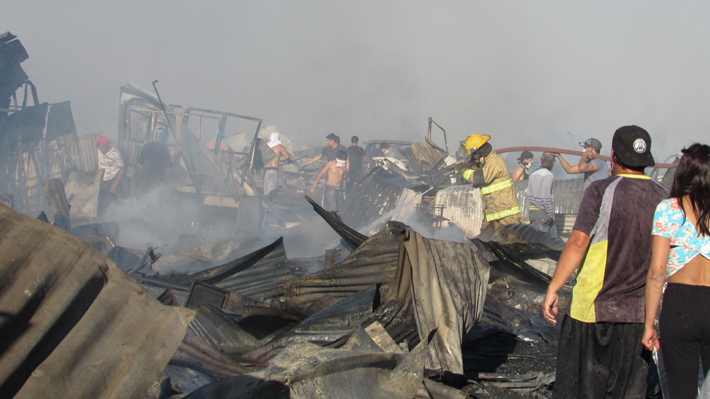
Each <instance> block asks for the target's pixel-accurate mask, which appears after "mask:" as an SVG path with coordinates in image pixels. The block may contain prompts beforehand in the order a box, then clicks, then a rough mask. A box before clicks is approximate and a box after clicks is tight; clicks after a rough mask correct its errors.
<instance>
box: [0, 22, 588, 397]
mask: <svg viewBox="0 0 710 399" xmlns="http://www.w3.org/2000/svg"><path fill="white" fill-rule="evenodd" d="M14 39H15V38H14V36H12V35H10V34H9V33H7V34H5V35H0V52H1V53H2V54H5V55H7V54H10V56H7V57H6V58H5V59H8V60H11V61H12V62H10V63H7V64H0V69H1V70H3V71H4V70H5V69H2V68H10V70H11V71H12V73H11V74H5V75H2V74H0V77H3V79H4V80H3V79H0V94H2V95H0V101H6V98H11V97H12V98H13V99H14V93H15V91H16V90H17V89H18V88H19V87H21V86H22V85H23V84H24V85H26V86H25V87H26V88H27V89H26V90H29V89H32V90H33V93H35V94H34V95H33V98H34V100H35V101H34V105H33V106H27V105H26V102H27V97H28V96H27V95H26V96H25V97H26V98H25V101H24V102H23V104H22V106H19V105H17V104H15V105H14V106H11V105H10V101H9V100H8V101H6V105H0V108H2V107H6V108H4V109H2V110H0V133H2V134H3V135H2V137H1V139H2V149H0V165H1V166H3V173H4V174H3V175H2V176H0V180H1V181H2V183H3V185H2V187H1V188H0V196H1V197H0V198H2V201H3V203H6V204H7V205H8V206H5V205H1V204H0V221H2V223H0V255H1V256H0V273H2V279H1V280H0V281H3V283H2V284H0V329H1V330H0V331H2V332H3V335H2V336H3V337H4V338H5V339H4V340H3V344H2V345H3V348H4V350H2V351H0V365H1V366H2V367H0V370H2V372H0V391H2V392H3V393H9V395H4V396H8V397H12V396H14V397H18V398H19V397H36V396H39V395H44V396H47V395H52V396H53V397H59V398H65V397H66V398H69V397H71V398H74V397H98V396H100V397H116V398H119V397H121V398H122V397H145V398H155V399H162V398H169V397H174V396H178V397H185V398H204V399H208V398H209V399H211V398H223V397H230V398H252V397H253V398H256V397H274V398H281V397H283V398H288V397H294V398H301V397H302V398H327V397H372V398H378V397H381V398H393V397H394V398H465V397H473V398H478V397H492V396H494V397H500V398H518V397H530V396H531V395H535V396H536V397H539V398H546V397H550V396H551V390H552V384H553V382H554V366H555V359H556V349H557V339H558V335H559V328H558V327H554V326H551V325H549V324H548V323H546V322H545V321H544V319H543V318H542V315H541V310H540V307H541V303H542V301H543V299H544V296H545V292H546V288H547V284H548V283H549V281H550V277H551V274H552V273H553V271H554V267H555V265H556V262H557V260H558V259H559V256H560V254H561V250H562V248H563V247H564V241H562V240H560V239H558V238H554V237H550V236H549V235H547V234H544V233H542V232H540V231H538V230H536V229H534V228H532V227H530V226H529V225H523V224H521V225H509V226H498V225H495V224H492V225H489V227H488V228H486V229H484V230H483V231H481V224H482V220H481V217H482V209H481V207H482V203H481V197H480V191H479V190H478V189H474V188H473V187H472V186H470V185H468V184H466V185H461V184H457V183H459V182H457V177H456V176H455V175H454V173H453V170H454V168H453V166H452V165H453V164H454V163H455V162H456V160H455V159H454V158H453V157H451V156H450V155H449V154H448V148H446V149H442V148H439V147H438V146H437V145H436V144H434V142H433V141H432V140H431V125H432V124H435V122H433V121H432V120H431V118H430V119H429V132H428V134H427V136H426V137H424V139H423V140H421V141H418V142H413V143H411V142H406V143H405V142H402V143H398V145H397V148H396V151H397V154H393V155H392V156H391V157H382V158H383V159H380V160H379V161H378V162H379V166H377V167H374V168H373V169H371V170H370V171H369V173H368V174H367V175H366V176H365V177H364V178H363V179H362V180H361V181H360V182H359V183H358V184H356V185H355V187H354V189H353V190H352V192H351V193H349V195H348V197H347V198H346V200H345V202H344V203H343V204H342V206H341V207H340V208H339V209H338V210H337V211H334V212H328V211H325V210H324V209H323V208H321V207H320V205H319V204H318V201H317V200H314V199H312V198H310V197H309V196H305V195H304V192H306V190H307V189H308V187H309V186H310V184H311V182H312V181H313V180H314V177H315V175H316V174H317V173H318V168H313V169H312V170H305V171H304V170H302V169H300V168H299V167H298V165H299V164H303V163H304V162H305V160H306V159H309V158H310V157H311V156H312V155H313V154H312V153H313V152H317V149H304V150H297V149H296V145H295V144H294V142H293V141H292V140H293V138H289V137H288V135H285V134H282V135H281V140H282V143H283V144H284V145H285V146H286V147H287V149H288V151H289V152H290V153H291V154H294V155H295V156H294V161H295V162H294V163H293V164H290V165H282V166H280V169H281V172H283V173H280V180H281V181H280V182H279V187H280V188H279V191H278V195H276V196H275V197H270V198H267V197H265V196H263V195H262V192H261V186H262V182H261V178H260V175H259V172H260V170H261V168H262V167H263V165H264V163H265V162H268V161H269V159H270V158H269V157H270V156H273V154H272V153H271V152H270V149H269V148H268V146H266V145H265V143H264V139H266V138H267V137H268V136H269V134H270V133H272V132H274V131H276V127H274V126H267V127H264V128H262V120H261V119H260V118H256V117H250V116H244V115H240V114H237V113H233V112H225V111H215V110H207V109H203V108H198V107H193V106H186V105H178V104H170V103H164V102H163V101H162V99H160V97H159V96H158V95H157V91H156V95H153V94H152V93H150V92H148V91H146V90H144V89H141V88H140V87H138V86H137V85H134V84H128V85H126V86H123V87H121V88H120V105H119V131H118V137H117V138H116V139H117V145H118V147H119V149H120V150H121V151H122V152H123V153H124V157H125V162H126V169H127V177H128V178H129V180H130V181H131V182H132V185H131V189H130V192H129V194H127V195H126V196H125V198H122V199H121V200H120V201H119V202H118V203H117V204H114V207H113V208H111V209H109V211H103V212H102V211H101V210H100V209H99V206H98V198H99V182H100V179H101V172H100V171H98V170H97V168H96V146H95V137H90V136H89V137H82V138H79V137H78V136H77V134H76V129H75V128H74V127H73V119H72V118H71V110H70V107H69V103H68V102H67V103H60V104H51V105H50V104H46V103H44V104H40V103H39V101H38V99H37V95H36V90H35V89H34V86H32V85H31V83H28V82H29V81H27V76H26V75H24V72H22V70H21V68H19V63H21V62H22V61H24V60H25V59H27V56H26V53H25V52H24V48H22V46H21V45H20V44H19V41H16V40H14ZM13 43H15V44H13ZM18 68H19V69H18ZM6 92H7V93H10V94H8V95H7V96H5V93H6ZM14 100H15V103H16V102H17V101H16V99H14ZM3 104H4V103H3ZM43 118H44V119H43ZM45 119H46V124H45V123H44V120H45ZM40 122H41V123H40ZM159 125H164V126H167V127H168V128H169V130H170V140H169V146H170V147H177V146H180V147H181V148H182V149H183V154H184V158H183V163H182V164H181V166H180V167H178V168H176V169H175V170H174V171H171V173H170V175H169V177H168V179H167V180H168V181H167V184H166V187H165V190H164V191H161V192H160V193H158V194H156V193H155V192H152V191H151V192H141V191H140V190H138V189H137V187H138V185H137V184H135V183H136V182H137V181H140V179H141V173H142V171H141V169H140V167H139V166H138V165H137V164H136V162H137V159H138V155H139V154H140V151H141V148H142V146H143V145H144V144H146V143H147V142H150V141H151V140H152V139H153V135H154V133H155V129H156V127H157V126H159ZM436 126H437V127H439V128H441V127H440V126H439V125H438V124H436ZM442 131H443V129H442ZM444 133H445V132H444ZM208 137H209V139H208V140H213V141H211V142H210V145H208V146H205V144H207V141H206V139H207V138H208ZM444 140H445V142H446V136H445V135H444ZM223 144H224V145H223ZM372 144H374V143H372ZM395 155H396V156H395ZM390 158H392V159H390ZM395 158H396V161H395ZM8 171H11V172H12V173H9V172H8ZM524 184H526V183H525V182H516V189H517V190H518V196H519V197H518V198H519V200H520V203H521V206H522V207H523V209H524V213H525V212H526V211H527V210H526V207H525V198H524V193H525V186H524ZM555 184H556V185H555V187H554V190H555V193H556V194H555V195H557V196H559V197H558V198H559V200H558V201H557V211H558V212H560V213H570V214H573V213H574V212H576V209H577V206H578V203H579V200H580V199H581V193H582V185H581V180H561V181H556V183H555ZM166 193H168V194H166ZM318 194H319V193H317V194H316V195H314V197H316V198H318ZM23 213H24V214H25V215H41V216H42V220H44V221H42V220H36V219H33V218H32V217H30V216H25V215H23ZM50 222H51V223H50ZM569 298H570V288H569V286H567V287H565V289H563V290H562V291H561V292H560V305H561V307H562V308H564V307H565V306H568V303H569Z"/></svg>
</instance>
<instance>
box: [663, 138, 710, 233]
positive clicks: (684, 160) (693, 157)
mask: <svg viewBox="0 0 710 399" xmlns="http://www.w3.org/2000/svg"><path fill="white" fill-rule="evenodd" d="M682 152H683V156H682V157H681V158H680V164H678V168H677V169H676V171H675V176H674V178H673V185H672V186H671V193H670V196H671V197H673V198H678V201H679V202H680V204H681V205H682V201H681V198H683V197H685V196H688V199H689V200H690V205H691V206H692V207H693V211H694V212H695V216H696V217H697V218H698V225H697V229H698V232H699V233H700V235H704V236H707V235H710V231H709V229H710V146H708V145H705V144H698V143H695V144H693V145H691V146H690V147H688V148H685V149H683V150H682ZM681 209H682V210H683V216H685V209H683V207H682V206H681Z"/></svg>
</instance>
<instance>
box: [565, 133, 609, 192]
mask: <svg viewBox="0 0 710 399" xmlns="http://www.w3.org/2000/svg"><path fill="white" fill-rule="evenodd" d="M579 146H580V147H582V148H584V154H582V158H580V159H579V163H578V164H577V165H570V164H569V162H567V160H565V159H564V158H563V157H562V154H560V153H554V154H555V156H556V157H557V158H558V159H559V160H560V164H561V165H562V167H563V168H564V169H565V172H567V173H569V174H579V173H584V188H585V189H586V188H587V187H589V185H590V184H591V183H592V182H595V181H597V180H602V179H606V178H607V177H609V165H607V163H606V161H604V160H603V159H599V158H593V157H594V155H599V153H600V151H601V150H602V143H601V141H599V140H597V139H595V138H590V139H587V140H586V141H583V142H581V143H579Z"/></svg>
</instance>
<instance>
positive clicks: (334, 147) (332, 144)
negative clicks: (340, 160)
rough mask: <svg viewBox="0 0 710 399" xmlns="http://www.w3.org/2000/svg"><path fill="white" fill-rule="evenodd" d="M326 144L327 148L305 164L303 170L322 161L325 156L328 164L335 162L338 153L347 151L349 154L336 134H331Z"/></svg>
mask: <svg viewBox="0 0 710 399" xmlns="http://www.w3.org/2000/svg"><path fill="white" fill-rule="evenodd" d="M325 143H326V146H325V147H323V150H321V152H320V154H318V155H316V156H315V157H313V159H311V160H310V161H308V162H306V163H305V164H303V166H302V167H301V168H303V169H305V168H306V166H308V165H310V164H312V163H313V162H317V161H320V159H321V158H323V157H324V156H325V159H326V162H330V161H334V160H335V158H336V155H337V154H338V151H345V152H346V153H347V152H348V149H347V148H345V146H344V145H342V144H340V137H338V136H337V135H336V134H335V133H330V134H328V135H327V136H325Z"/></svg>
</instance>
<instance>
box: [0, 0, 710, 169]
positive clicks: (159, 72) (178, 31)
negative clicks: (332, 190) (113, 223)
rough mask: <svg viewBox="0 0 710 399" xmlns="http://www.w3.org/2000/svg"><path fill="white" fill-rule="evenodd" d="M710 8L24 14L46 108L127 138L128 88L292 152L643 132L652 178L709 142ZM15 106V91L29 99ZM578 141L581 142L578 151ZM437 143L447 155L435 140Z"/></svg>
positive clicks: (495, 5) (13, 13)
mask: <svg viewBox="0 0 710 399" xmlns="http://www.w3.org/2000/svg"><path fill="white" fill-rule="evenodd" d="M708 15H710V3H707V2H701V1H685V2H682V3H678V2H669V1H648V0H645V1H622V2H619V1H594V2H577V1H575V2H569V1H492V0H490V1H461V2H441V1H436V2H422V1H417V2H413V1H349V2H344V1H263V0H262V1H249V2H245V1H219V2H218V1H200V2H198V1H182V0H174V1H113V2H108V1H81V0H64V1H48V0H45V1H32V0H22V1H12V2H6V4H4V5H3V6H2V14H0V22H1V24H0V31H10V32H11V33H13V34H15V35H17V36H18V38H19V39H20V40H21V41H22V43H23V44H24V46H25V48H26V49H27V52H28V53H29V55H30V58H29V59H28V60H27V61H25V62H24V63H23V64H22V67H23V68H24V70H25V71H26V72H27V74H28V75H29V76H30V79H31V80H32V81H33V82H34V84H35V85H36V86H37V88H38V90H39V96H40V100H41V101H47V102H50V103H52V102H60V101H66V100H69V101H71V103H72V110H73V112H74V118H75V121H76V123H77V126H78V128H79V131H80V133H104V134H107V135H109V136H115V132H116V124H117V119H118V95H119V88H120V86H121V85H123V84H126V83H127V82H135V83H137V84H138V85H140V86H143V87H144V88H146V89H148V90H151V91H152V86H151V82H152V81H153V80H155V79H158V80H159V83H158V88H159V90H160V94H161V97H162V98H163V100H164V101H166V102H169V103H177V104H185V105H192V106H195V107H202V108H209V109H216V110H223V111H231V112H235V113H238V114H242V115H250V116H255V117H260V118H263V119H264V123H265V125H276V126H277V127H278V129H279V130H281V131H282V132H284V133H285V134H286V135H288V136H289V137H290V138H291V140H293V141H295V142H299V141H300V142H302V143H304V144H309V145H322V144H324V137H325V135H326V134H328V133H329V132H335V133H337V134H339V135H340V136H341V137H342V138H343V140H344V141H347V139H348V138H349V137H350V136H351V135H353V134H357V135H359V136H360V137H361V139H362V140H371V139H387V138H392V139H395V138H400V139H401V138H407V139H413V140H419V139H421V138H422V137H423V136H424V135H425V134H426V122H427V118H428V117H429V116H431V117H433V118H434V120H435V121H437V122H438V123H439V124H440V125H442V126H443V127H444V128H445V129H446V130H447V133H448V136H449V146H450V149H452V151H455V149H456V147H457V144H456V143H457V142H458V141H459V140H461V139H463V138H464V137H465V136H467V135H469V134H474V133H485V134H490V135H491V136H493V138H492V139H491V143H492V144H493V145H494V147H497V148H501V147H506V146H517V145H537V146H540V145H548V146H559V147H564V148H570V147H571V138H574V140H575V141H582V140H584V139H586V138H587V137H590V136H596V137H598V138H599V139H600V140H601V141H602V143H603V144H604V148H603V150H602V153H603V154H605V155H609V147H610V144H611V136H612V134H613V132H614V130H615V129H616V128H618V127H619V126H622V125H626V124H637V125H639V126H642V127H644V128H646V129H647V130H648V131H649V132H650V133H651V135H652V137H653V138H654V145H653V152H654V154H655V155H656V158H657V161H663V160H664V158H665V157H666V156H667V155H669V154H670V153H672V152H675V151H677V150H678V149H680V148H681V147H682V146H684V145H687V144H689V143H691V142H693V141H703V142H705V143H707V142H710V140H708V137H709V135H708V132H707V130H708V126H710V123H708V119H709V118H710V112H708V111H706V109H705V108H706V107H707V106H708V105H709V104H710V101H708V97H709V96H710V74H709V73H708V69H709V67H710V65H709V64H710V40H709V38H710V24H708V23H707V16H708ZM18 94H20V92H18ZM568 132H570V133H569V134H568ZM437 141H439V140H437Z"/></svg>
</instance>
